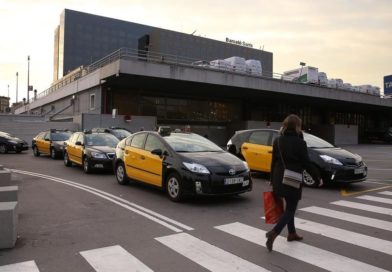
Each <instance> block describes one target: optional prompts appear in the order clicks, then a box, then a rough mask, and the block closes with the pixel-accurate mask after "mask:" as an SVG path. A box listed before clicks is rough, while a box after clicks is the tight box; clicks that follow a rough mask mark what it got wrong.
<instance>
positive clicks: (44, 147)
mask: <svg viewBox="0 0 392 272" xmlns="http://www.w3.org/2000/svg"><path fill="white" fill-rule="evenodd" d="M40 152H42V153H45V154H50V132H46V133H45V134H44V138H43V139H42V141H41V142H40Z"/></svg>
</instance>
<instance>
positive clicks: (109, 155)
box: [106, 153, 115, 159]
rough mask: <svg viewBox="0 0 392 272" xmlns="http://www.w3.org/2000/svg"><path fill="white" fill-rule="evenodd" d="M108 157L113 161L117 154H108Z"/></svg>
mask: <svg viewBox="0 0 392 272" xmlns="http://www.w3.org/2000/svg"><path fill="white" fill-rule="evenodd" d="M106 155H107V156H108V158H109V159H113V158H114V155H115V153H106Z"/></svg>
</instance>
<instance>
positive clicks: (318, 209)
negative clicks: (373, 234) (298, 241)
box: [300, 206, 392, 231]
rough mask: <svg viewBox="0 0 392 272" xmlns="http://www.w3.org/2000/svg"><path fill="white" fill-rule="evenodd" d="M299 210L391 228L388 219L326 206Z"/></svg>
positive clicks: (384, 228)
mask: <svg viewBox="0 0 392 272" xmlns="http://www.w3.org/2000/svg"><path fill="white" fill-rule="evenodd" d="M300 210H301V211H305V212H309V213H314V214H318V215H322V216H327V217H331V218H336V219H340V220H344V221H348V222H352V223H357V224H361V225H365V226H369V227H373V228H378V229H383V230H389V231H391V230H392V222H390V221H384V220H380V219H375V218H370V217H365V216H360V215H355V214H351V213H346V212H340V211H335V210H331V209H326V208H321V207H315V206H311V207H306V208H302V209H300Z"/></svg>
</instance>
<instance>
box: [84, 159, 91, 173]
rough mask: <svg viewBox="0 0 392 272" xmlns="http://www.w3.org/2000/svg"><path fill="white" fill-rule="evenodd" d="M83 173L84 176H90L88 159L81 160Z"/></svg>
mask: <svg viewBox="0 0 392 272" xmlns="http://www.w3.org/2000/svg"><path fill="white" fill-rule="evenodd" d="M83 171H84V172H85V173H86V174H90V173H91V166H90V163H89V162H88V158H87V157H84V158H83Z"/></svg>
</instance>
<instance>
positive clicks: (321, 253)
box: [215, 222, 387, 272]
mask: <svg viewBox="0 0 392 272" xmlns="http://www.w3.org/2000/svg"><path fill="white" fill-rule="evenodd" d="M215 228H217V229H219V230H222V231H224V232H226V233H229V234H231V235H233V236H236V237H239V238H242V239H244V240H247V241H249V242H252V243H254V244H257V245H261V246H265V242H266V238H265V233H266V232H265V231H264V230H261V229H258V228H255V227H251V226H248V225H245V224H242V223H238V222H237V223H231V224H227V225H221V226H216V227H215ZM274 251H276V252H280V253H282V254H285V255H287V256H290V257H293V258H296V259H298V260H301V261H303V262H306V263H309V264H312V265H315V266H317V267H320V268H323V269H325V270H327V271H340V272H343V271H345V272H369V271H372V272H381V271H383V272H386V271H387V270H385V269H382V268H379V267H376V266H372V265H369V264H366V263H363V262H360V261H357V260H354V259H350V258H347V257H345V256H341V255H338V254H335V253H333V252H330V251H326V250H323V249H320V248H317V247H314V246H310V245H307V244H304V243H300V242H294V243H287V241H286V240H285V238H283V237H277V238H276V240H275V242H274Z"/></svg>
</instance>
